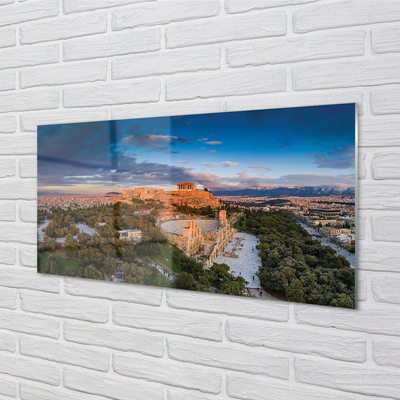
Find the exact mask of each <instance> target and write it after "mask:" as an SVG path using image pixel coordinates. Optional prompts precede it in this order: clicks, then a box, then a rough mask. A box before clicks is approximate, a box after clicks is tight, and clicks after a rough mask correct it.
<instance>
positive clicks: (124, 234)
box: [118, 229, 142, 242]
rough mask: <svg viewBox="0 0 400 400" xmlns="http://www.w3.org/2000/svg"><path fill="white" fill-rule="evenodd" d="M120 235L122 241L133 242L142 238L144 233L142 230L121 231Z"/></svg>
mask: <svg viewBox="0 0 400 400" xmlns="http://www.w3.org/2000/svg"><path fill="white" fill-rule="evenodd" d="M118 233H119V238H120V239H128V240H130V241H132V242H133V241H135V240H139V239H141V237H142V231H141V230H140V229H129V230H120V231H118Z"/></svg>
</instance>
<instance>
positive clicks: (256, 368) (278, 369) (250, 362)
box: [167, 337, 289, 379]
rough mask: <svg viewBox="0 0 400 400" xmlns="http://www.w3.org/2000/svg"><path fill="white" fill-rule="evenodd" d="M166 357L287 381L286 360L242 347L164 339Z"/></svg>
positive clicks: (287, 366) (170, 338)
mask: <svg viewBox="0 0 400 400" xmlns="http://www.w3.org/2000/svg"><path fill="white" fill-rule="evenodd" d="M167 346H168V355H169V357H170V358H172V359H174V360H177V361H183V362H188V363H192V364H200V365H205V366H209V367H216V368H223V369H231V370H235V371H242V372H247V373H251V374H256V375H266V376H271V377H274V378H280V379H289V357H288V356H287V355H281V354H280V355H277V354H274V353H271V352H269V353H266V352H264V351H260V350H257V351H254V350H249V348H248V347H244V346H240V347H239V346H238V347H236V346H232V344H229V345H225V346H223V345H221V344H212V343H210V342H208V341H198V340H196V341H194V340H191V341H188V340H182V338H180V337H179V338H178V337H169V338H168V339H167Z"/></svg>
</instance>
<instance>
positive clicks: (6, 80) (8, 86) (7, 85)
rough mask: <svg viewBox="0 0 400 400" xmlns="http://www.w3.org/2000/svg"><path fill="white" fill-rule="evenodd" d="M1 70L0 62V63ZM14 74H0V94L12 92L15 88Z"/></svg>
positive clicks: (10, 72) (6, 72)
mask: <svg viewBox="0 0 400 400" xmlns="http://www.w3.org/2000/svg"><path fill="white" fill-rule="evenodd" d="M0 69H1V61H0ZM15 80H16V73H15V72H13V71H3V72H0V92H3V91H6V90H14V89H15V88H16V83H15Z"/></svg>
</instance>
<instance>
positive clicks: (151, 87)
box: [64, 80, 161, 107]
mask: <svg viewBox="0 0 400 400" xmlns="http://www.w3.org/2000/svg"><path fill="white" fill-rule="evenodd" d="M160 93H161V83H160V81H158V80H147V81H143V82H136V81H132V82H129V81H124V82H118V83H113V84H109V83H105V84H98V85H94V86H84V87H67V88H66V89H64V105H65V107H93V106H103V105H112V104H124V103H140V102H151V101H158V100H159V98H160Z"/></svg>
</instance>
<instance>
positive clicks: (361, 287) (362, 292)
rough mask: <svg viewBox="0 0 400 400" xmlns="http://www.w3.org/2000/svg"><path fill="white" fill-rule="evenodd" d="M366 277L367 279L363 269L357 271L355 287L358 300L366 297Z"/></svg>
mask: <svg viewBox="0 0 400 400" xmlns="http://www.w3.org/2000/svg"><path fill="white" fill-rule="evenodd" d="M367 279H368V276H364V271H363V270H360V271H358V276H357V289H356V294H357V300H358V301H365V300H367V298H368V286H367Z"/></svg>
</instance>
